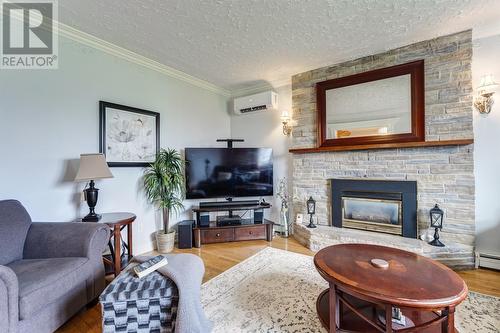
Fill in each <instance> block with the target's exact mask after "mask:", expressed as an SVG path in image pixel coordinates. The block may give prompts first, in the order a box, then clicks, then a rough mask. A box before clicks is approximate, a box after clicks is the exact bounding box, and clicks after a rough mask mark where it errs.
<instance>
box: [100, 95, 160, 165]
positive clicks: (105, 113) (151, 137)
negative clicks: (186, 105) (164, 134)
mask: <svg viewBox="0 0 500 333" xmlns="http://www.w3.org/2000/svg"><path fill="white" fill-rule="evenodd" d="M99 127H100V131H99V132H100V135H99V146H100V152H101V153H104V155H105V156H106V162H107V163H108V165H109V166H110V167H145V166H148V165H149V164H150V163H151V162H153V161H154V159H155V156H156V154H157V153H158V152H159V150H160V114H159V113H158V112H152V111H147V110H142V109H138V108H134V107H130V106H125V105H120V104H115V103H109V102H103V101H100V102H99Z"/></svg>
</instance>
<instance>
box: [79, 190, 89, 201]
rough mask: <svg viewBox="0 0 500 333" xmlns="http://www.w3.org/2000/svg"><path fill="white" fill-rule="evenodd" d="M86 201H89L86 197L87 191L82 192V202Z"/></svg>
mask: <svg viewBox="0 0 500 333" xmlns="http://www.w3.org/2000/svg"><path fill="white" fill-rule="evenodd" d="M84 201H87V198H86V196H85V191H82V192H81V193H80V202H84Z"/></svg>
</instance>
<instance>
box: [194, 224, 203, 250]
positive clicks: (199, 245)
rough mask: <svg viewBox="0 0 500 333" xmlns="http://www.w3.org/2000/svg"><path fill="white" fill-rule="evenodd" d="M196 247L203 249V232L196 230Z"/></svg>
mask: <svg viewBox="0 0 500 333" xmlns="http://www.w3.org/2000/svg"><path fill="white" fill-rule="evenodd" d="M194 247H198V248H199V247H201V231H200V229H196V230H195V231H194Z"/></svg>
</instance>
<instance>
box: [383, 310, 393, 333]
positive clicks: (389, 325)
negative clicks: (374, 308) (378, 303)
mask: <svg viewBox="0 0 500 333" xmlns="http://www.w3.org/2000/svg"><path fill="white" fill-rule="evenodd" d="M385 331H386V332H387V333H392V305H390V304H387V305H386V306H385Z"/></svg>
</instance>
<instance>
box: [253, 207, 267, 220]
mask: <svg viewBox="0 0 500 333" xmlns="http://www.w3.org/2000/svg"><path fill="white" fill-rule="evenodd" d="M253 222H254V223H262V222H264V210H263V209H256V210H254V211H253Z"/></svg>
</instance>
